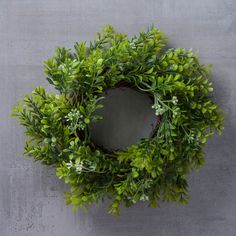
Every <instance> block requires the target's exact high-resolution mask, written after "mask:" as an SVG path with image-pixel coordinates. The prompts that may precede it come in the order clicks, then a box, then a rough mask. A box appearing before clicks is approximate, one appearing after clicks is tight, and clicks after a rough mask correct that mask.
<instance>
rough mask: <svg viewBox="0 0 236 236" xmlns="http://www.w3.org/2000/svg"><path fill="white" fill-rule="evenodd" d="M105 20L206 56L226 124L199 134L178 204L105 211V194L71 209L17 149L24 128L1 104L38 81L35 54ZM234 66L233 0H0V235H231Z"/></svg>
mask: <svg viewBox="0 0 236 236" xmlns="http://www.w3.org/2000/svg"><path fill="white" fill-rule="evenodd" d="M106 23H110V24H112V25H114V26H115V27H117V29H119V30H120V31H122V32H125V33H129V34H130V35H133V34H135V33H137V32H139V31H140V30H144V29H146V27H147V26H149V25H150V24H151V23H154V24H155V25H158V26H159V27H160V28H161V30H162V31H164V32H165V33H166V35H167V36H168V37H170V38H171V40H170V41H169V42H170V45H171V46H179V47H187V48H189V47H192V48H193V49H199V51H200V57H201V60H202V62H204V63H213V64H214V69H213V82H214V88H215V96H216V100H217V102H218V103H220V104H221V106H222V108H223V110H224V112H225V113H226V116H227V117H226V122H225V126H226V128H225V131H224V134H223V136H222V137H214V138H213V139H211V141H210V142H209V143H208V145H207V148H206V152H207V162H206V165H205V167H203V168H202V169H201V171H200V172H199V173H193V174H192V175H191V176H190V196H191V200H190V203H189V205H187V206H179V205H175V204H162V206H161V209H149V208H146V207H145V205H144V204H138V205H137V206H135V207H133V208H132V209H124V210H123V212H122V216H121V218H120V219H118V218H116V217H112V216H110V215H107V213H106V207H107V203H104V204H103V205H102V206H99V207H91V209H90V212H89V213H88V214H87V215H84V214H83V213H80V212H79V213H72V212H71V210H70V209H69V208H68V207H66V206H65V204H64V200H63V197H62V192H63V191H64V190H66V186H65V185H64V184H63V183H62V182H60V181H58V180H57V178H56V177H55V175H54V171H53V169H50V168H47V167H44V166H41V165H40V164H39V163H33V162H32V160H31V159H23V158H22V155H21V153H22V150H23V149H22V148H23V144H24V139H25V137H24V130H23V128H20V127H19V126H18V124H17V122H16V121H15V120H14V119H13V118H10V117H9V116H8V114H9V113H10V112H11V107H12V106H13V104H15V103H16V101H17V100H19V99H20V98H22V96H23V94H25V93H28V92H30V91H31V90H32V89H33V88H34V87H35V86H36V85H46V84H47V83H46V82H45V80H44V75H43V68H42V61H43V60H44V59H46V58H47V57H49V56H51V55H52V53H53V51H54V49H55V47H56V46H60V45H61V46H62V45H65V46H72V44H73V42H75V41H78V40H90V39H92V38H93V37H94V33H95V32H96V31H98V30H99V29H100V27H101V26H102V25H104V24H106ZM235 76H236V1H235V0H198V1H197V0H196V1H194V0H192V1H190V0H179V1H176V0H162V1H161V0H146V1H145V0H67V1H62V0H40V1H37V0H0V114H1V119H0V235H1V236H16V235H17V236H49V235H50V236H72V235H73V236H74V235H78V236H149V235H158V236H172V235H174V236H175V235H179V236H185V235H186V236H207V235H209V236H215V235H216V236H233V235H236V155H235V153H236V152H235V147H236V102H235V100H236V78H235Z"/></svg>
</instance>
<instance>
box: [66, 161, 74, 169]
mask: <svg viewBox="0 0 236 236" xmlns="http://www.w3.org/2000/svg"><path fill="white" fill-rule="evenodd" d="M66 166H67V168H68V169H70V168H71V167H73V163H72V161H70V162H68V163H66Z"/></svg>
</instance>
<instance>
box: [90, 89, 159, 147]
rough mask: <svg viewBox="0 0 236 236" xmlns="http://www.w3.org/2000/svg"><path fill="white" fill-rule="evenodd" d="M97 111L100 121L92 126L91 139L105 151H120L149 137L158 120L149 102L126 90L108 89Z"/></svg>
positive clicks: (145, 98) (140, 95) (141, 95)
mask: <svg viewBox="0 0 236 236" xmlns="http://www.w3.org/2000/svg"><path fill="white" fill-rule="evenodd" d="M103 96H104V97H105V98H104V99H103V100H101V103H102V104H103V105H104V107H103V108H102V109H99V110H97V111H96V114H97V115H101V116H102V117H103V119H102V120H100V121H97V122H96V123H93V124H92V127H91V139H92V142H93V143H94V144H96V145H97V146H100V147H102V148H103V149H105V150H107V151H114V150H121V149H124V148H126V147H128V146H131V145H133V144H136V143H138V142H139V141H140V139H142V138H148V137H150V136H151V135H152V133H153V131H154V129H155V127H156V125H157V117H156V115H155V112H154V110H153V109H152V108H151V106H152V103H153V102H152V100H151V98H150V97H149V96H148V95H147V94H145V93H143V92H140V91H137V90H135V89H131V88H128V87H118V88H114V89H108V90H107V91H106V93H104V94H103Z"/></svg>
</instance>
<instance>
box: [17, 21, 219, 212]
mask: <svg viewBox="0 0 236 236" xmlns="http://www.w3.org/2000/svg"><path fill="white" fill-rule="evenodd" d="M165 40H166V38H165V37H164V36H163V34H162V32H161V31H160V30H159V29H157V28H155V27H154V26H153V27H150V28H149V29H148V30H147V31H146V32H141V33H140V34H139V35H138V36H135V37H133V38H129V37H128V36H127V35H126V34H122V33H117V32H116V31H115V30H114V28H113V27H111V26H109V25H108V26H107V27H106V28H105V29H104V30H103V31H102V33H98V34H97V37H96V39H95V40H94V41H92V42H90V44H89V45H88V44H87V43H86V42H79V43H75V45H74V50H71V49H66V48H64V47H62V48H58V49H57V50H56V52H55V55H54V56H53V57H52V58H50V59H48V60H47V61H45V64H44V65H45V68H46V70H45V73H46V75H47V80H48V82H49V83H50V84H52V85H53V86H54V87H55V89H56V90H57V91H59V93H56V92H55V94H54V93H47V92H46V91H45V89H44V88H43V87H37V88H35V90H34V91H33V92H32V93H31V94H30V95H27V96H25V98H24V99H23V101H21V102H20V103H19V104H18V105H17V106H16V107H15V108H14V112H13V113H14V115H15V116H17V117H18V119H19V121H20V124H21V125H23V126H25V127H26V135H27V136H28V137H29V138H28V139H27V140H26V145H25V148H24V154H25V156H28V157H33V158H34V159H35V160H37V161H41V162H42V163H43V164H46V165H53V166H54V167H55V168H56V173H57V176H58V177H59V178H60V179H63V180H64V181H65V183H67V184H69V185H70V187H71V190H70V192H68V193H65V198H66V203H67V204H72V205H73V209H74V210H77V209H78V208H82V209H86V208H87V206H88V205H91V204H92V203H93V202H98V201H100V200H104V199H106V198H110V199H112V200H111V204H110V206H109V212H110V213H118V214H119V206H120V205H121V204H124V205H125V206H127V207H130V206H132V205H134V204H135V203H137V202H139V201H147V202H148V203H149V205H150V206H154V207H156V206H159V203H160V201H174V202H179V203H187V201H188V183H187V176H188V174H189V173H190V171H191V170H192V169H199V167H200V166H202V165H203V163H204V158H203V154H204V152H203V147H204V145H205V143H206V139H207V138H208V137H209V136H212V135H213V133H214V132H215V131H217V132H218V133H219V134H221V132H222V129H223V126H222V121H223V116H222V112H221V110H220V109H219V107H218V106H217V105H216V104H215V103H214V102H213V101H212V95H211V92H212V91H213V88H212V83H211V82H210V80H209V72H210V66H206V65H200V64H199V60H198V56H197V54H196V53H194V52H192V50H186V49H180V48H167V47H166V43H165ZM121 83H122V84H125V85H126V86H128V87H130V88H135V89H138V90H141V91H144V92H145V93H147V94H148V95H149V96H150V97H151V98H152V101H153V105H152V108H153V109H154V110H155V114H156V116H157V119H158V121H159V122H158V124H157V126H156V127H155V130H154V132H153V134H152V136H151V137H149V138H144V139H141V140H140V142H139V143H137V144H135V145H132V146H130V147H128V148H126V149H124V150H117V151H112V152H108V151H107V150H105V149H103V148H102V147H99V146H98V145H96V144H95V143H93V141H92V140H91V125H92V124H93V122H98V121H99V120H100V119H102V117H101V116H100V115H97V114H96V112H95V111H96V110H97V109H101V108H102V106H103V105H102V103H101V100H102V99H103V97H104V96H103V95H104V90H105V89H110V88H115V87H117V86H120V84H121Z"/></svg>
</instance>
